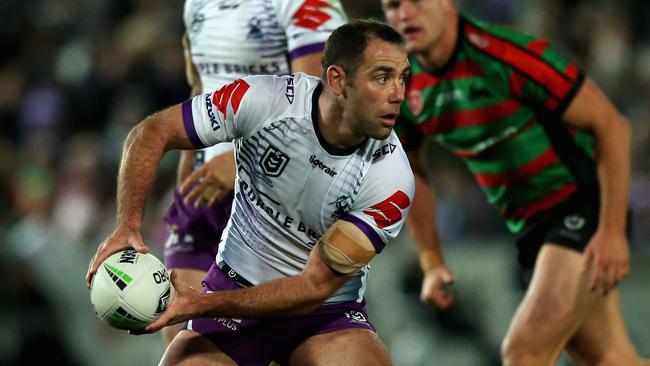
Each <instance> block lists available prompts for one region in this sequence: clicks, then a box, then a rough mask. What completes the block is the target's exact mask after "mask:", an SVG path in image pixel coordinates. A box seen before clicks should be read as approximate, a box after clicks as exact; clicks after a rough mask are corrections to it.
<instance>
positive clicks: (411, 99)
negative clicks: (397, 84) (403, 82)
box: [406, 89, 424, 115]
mask: <svg viewBox="0 0 650 366" xmlns="http://www.w3.org/2000/svg"><path fill="white" fill-rule="evenodd" d="M406 103H407V105H408V107H409V111H411V113H413V114H414V115H418V114H420V113H421V112H422V110H423V109H424V99H423V98H422V92H421V91H420V90H417V89H411V90H409V91H408V93H407V94H406Z"/></svg>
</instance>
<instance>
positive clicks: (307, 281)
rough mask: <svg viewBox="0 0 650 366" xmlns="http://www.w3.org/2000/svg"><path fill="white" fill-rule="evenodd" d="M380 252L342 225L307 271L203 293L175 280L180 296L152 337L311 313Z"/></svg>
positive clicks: (352, 227)
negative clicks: (221, 320) (210, 322)
mask: <svg viewBox="0 0 650 366" xmlns="http://www.w3.org/2000/svg"><path fill="white" fill-rule="evenodd" d="M374 255H375V249H374V247H373V246H372V243H371V242H370V239H368V237H367V236H366V235H365V234H364V233H363V232H362V231H361V230H360V229H359V228H357V227H356V226H355V225H354V224H352V223H349V222H347V221H343V220H339V221H337V222H335V223H334V224H333V225H332V227H331V228H330V229H329V230H328V231H327V232H326V233H325V234H324V235H323V236H322V237H321V239H320V240H319V241H318V242H317V243H316V245H315V246H314V248H313V249H312V251H311V253H310V255H309V259H308V260H307V264H306V266H305V268H304V269H303V271H302V272H301V273H300V274H299V275H297V276H295V277H288V278H283V279H279V280H274V281H269V282H265V283H262V284H260V285H257V286H253V287H249V288H244V289H238V290H232V291H220V292H215V293H209V294H206V293H199V292H198V291H195V290H193V289H191V288H189V287H188V286H187V285H185V284H183V283H180V282H178V281H176V280H175V279H174V276H172V283H173V284H174V287H175V289H176V297H175V298H174V301H173V302H172V304H171V305H170V307H169V308H168V309H167V310H166V311H165V313H163V315H162V316H161V317H160V318H159V319H158V320H157V321H155V322H154V323H153V324H151V325H149V326H148V327H147V328H146V331H147V332H155V331H157V330H159V329H161V328H162V327H165V326H167V325H170V324H174V323H179V322H182V321H185V320H188V319H192V318H195V317H234V318H265V317H277V316H295V315H301V314H307V313H310V312H311V311H313V310H314V309H316V308H317V307H319V306H320V305H321V304H322V303H323V302H324V301H325V300H326V299H327V298H328V297H330V296H331V295H332V294H333V293H334V292H335V291H336V290H338V289H339V288H340V287H341V286H343V284H344V283H345V282H346V281H348V280H349V279H350V278H351V276H353V275H354V274H356V273H357V272H358V271H359V270H360V269H361V268H363V267H364V266H365V265H367V264H368V262H369V261H370V260H371V259H372V258H373V257H374Z"/></svg>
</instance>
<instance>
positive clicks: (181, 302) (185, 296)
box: [129, 271, 201, 335]
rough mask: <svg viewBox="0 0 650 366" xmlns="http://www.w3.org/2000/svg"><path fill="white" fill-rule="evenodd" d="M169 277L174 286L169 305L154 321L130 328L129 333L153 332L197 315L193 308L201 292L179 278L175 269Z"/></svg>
mask: <svg viewBox="0 0 650 366" xmlns="http://www.w3.org/2000/svg"><path fill="white" fill-rule="evenodd" d="M170 278H171V283H172V286H174V299H173V300H172V302H171V304H169V307H167V310H165V312H163V313H162V315H161V316H160V317H159V318H158V319H156V321H154V322H153V323H151V324H149V325H147V326H146V327H145V328H144V329H138V330H130V331H129V333H130V334H135V335H140V334H149V333H154V332H157V331H159V330H160V329H162V328H164V327H166V326H168V325H172V324H176V323H181V322H184V321H187V320H190V319H192V318H196V317H197V316H198V315H199V314H198V312H196V311H195V309H196V305H197V304H198V303H199V299H200V297H201V292H200V291H198V290H196V289H194V288H193V287H191V286H190V285H188V284H187V283H185V282H183V281H181V280H179V279H178V275H177V274H176V271H172V272H171V275H170Z"/></svg>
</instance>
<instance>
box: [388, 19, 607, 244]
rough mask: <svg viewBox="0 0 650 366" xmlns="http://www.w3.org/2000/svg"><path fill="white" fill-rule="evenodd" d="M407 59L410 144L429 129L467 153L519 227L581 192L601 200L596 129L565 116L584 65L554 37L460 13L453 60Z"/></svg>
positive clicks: (401, 131) (406, 135)
mask: <svg viewBox="0 0 650 366" xmlns="http://www.w3.org/2000/svg"><path fill="white" fill-rule="evenodd" d="M409 61H410V62H411V78H410V80H409V83H408V86H407V92H406V101H405V102H404V103H403V104H402V111H401V117H400V122H399V124H398V126H397V127H396V130H397V132H398V135H399V136H400V139H401V140H402V143H403V145H404V146H405V148H406V149H407V150H413V149H416V148H418V147H419V145H420V143H421V142H422V140H423V139H424V138H425V137H426V136H427V135H431V136H434V137H435V139H436V140H437V141H438V142H440V143H441V144H442V145H444V146H446V147H447V148H449V149H450V150H451V151H452V152H453V153H455V154H456V155H457V156H459V157H460V158H462V159H463V161H464V162H465V163H466V164H467V166H468V167H469V169H470V171H471V172H472V173H473V174H474V176H475V178H476V180H477V182H478V183H479V185H480V187H481V188H482V189H483V191H484V192H485V194H486V196H487V199H488V201H489V203H490V204H492V205H494V206H495V207H496V208H497V209H498V210H499V212H500V213H501V215H502V216H503V217H504V218H505V220H506V224H507V226H508V228H509V229H510V231H511V232H513V233H517V232H520V231H521V230H522V229H523V228H524V227H526V224H527V222H529V221H530V218H531V217H533V216H534V215H536V214H538V213H541V212H544V211H546V210H548V209H550V208H552V207H555V206H556V205H557V204H559V203H561V202H563V201H565V200H566V199H567V198H569V197H570V196H572V195H574V193H576V192H577V191H580V192H582V193H584V192H589V197H590V198H591V197H592V196H594V195H595V198H594V199H596V200H597V197H598V195H597V194H595V192H597V190H598V188H597V187H598V183H597V178H596V177H597V175H596V172H595V163H594V160H593V151H594V143H595V140H594V138H593V135H592V134H590V133H588V132H584V131H576V130H574V129H571V128H569V127H568V125H566V124H564V123H562V122H561V116H562V114H563V113H564V111H565V109H566V108H567V106H568V105H569V103H570V102H571V100H572V99H573V97H574V96H575V94H576V93H577V91H578V89H579V88H580V86H581V85H582V82H583V81H584V74H583V73H582V72H581V71H580V69H579V68H578V67H577V66H576V65H575V64H573V63H569V62H567V61H566V60H565V59H564V58H562V57H561V56H560V55H559V54H558V53H556V52H555V51H554V50H553V49H551V48H550V47H549V46H548V42H547V41H544V40H540V39H537V38H535V37H532V36H530V35H527V34H525V33H521V32H517V31H514V30H511V29H508V28H504V27H499V26H495V25H491V24H487V23H484V22H480V21H478V20H475V19H473V18H470V17H467V16H461V17H460V21H459V37H458V40H457V44H456V48H455V50H454V53H453V56H452V58H451V59H450V61H449V62H448V63H447V65H445V66H444V67H442V68H441V69H438V70H435V71H433V70H426V69H424V68H423V67H422V66H421V65H420V64H419V63H418V62H417V60H416V58H415V57H414V56H411V57H410V59H409ZM578 187H580V189H578Z"/></svg>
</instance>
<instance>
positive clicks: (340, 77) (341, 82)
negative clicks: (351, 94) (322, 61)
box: [325, 65, 345, 97]
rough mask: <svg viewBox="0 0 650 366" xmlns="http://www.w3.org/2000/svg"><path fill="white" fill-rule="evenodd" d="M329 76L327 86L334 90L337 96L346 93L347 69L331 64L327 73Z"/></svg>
mask: <svg viewBox="0 0 650 366" xmlns="http://www.w3.org/2000/svg"><path fill="white" fill-rule="evenodd" d="M325 75H326V76H327V86H328V87H329V88H330V89H331V90H332V93H334V95H335V96H337V97H338V96H340V95H343V94H344V90H345V70H343V67H341V66H339V65H330V66H329V67H328V68H327V72H326V73H325Z"/></svg>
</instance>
